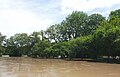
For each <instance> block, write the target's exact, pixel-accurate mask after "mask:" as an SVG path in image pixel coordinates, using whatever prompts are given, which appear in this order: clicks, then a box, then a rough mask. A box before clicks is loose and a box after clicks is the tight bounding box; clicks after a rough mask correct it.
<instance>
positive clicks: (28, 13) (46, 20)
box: [0, 0, 120, 37]
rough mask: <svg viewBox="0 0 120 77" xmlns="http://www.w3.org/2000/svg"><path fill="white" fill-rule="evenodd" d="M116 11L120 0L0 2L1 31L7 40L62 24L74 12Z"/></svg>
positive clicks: (16, 0)
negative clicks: (17, 34) (15, 35)
mask: <svg viewBox="0 0 120 77" xmlns="http://www.w3.org/2000/svg"><path fill="white" fill-rule="evenodd" d="M116 9H120V0H0V32H1V33H2V34H3V35H6V36H8V37H10V36H13V35H14V34H16V33H28V34H30V33H32V32H33V31H40V30H46V29H47V28H48V27H49V26H50V25H53V24H56V23H60V22H61V21H62V20H64V19H65V17H66V16H67V15H69V14H70V13H72V11H76V10H77V11H83V12H85V13H87V14H89V15H90V14H93V13H100V14H102V15H103V16H105V17H108V15H109V13H110V11H113V10H116Z"/></svg>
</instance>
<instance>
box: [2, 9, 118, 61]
mask: <svg viewBox="0 0 120 77" xmlns="http://www.w3.org/2000/svg"><path fill="white" fill-rule="evenodd" d="M0 55H10V56H16V57H18V56H22V55H28V56H30V57H41V58H55V57H57V56H58V55H61V58H65V57H68V58H81V59H83V58H92V59H97V58H99V57H103V56H108V58H110V57H111V56H112V57H113V59H114V58H115V57H116V56H119V57H120V9H118V10H115V11H111V12H110V14H109V17H108V18H106V17H104V16H102V15H101V14H96V13H95V14H91V15H88V14H87V13H84V12H82V11H73V12H72V13H71V14H69V15H68V16H67V17H66V18H65V20H63V21H62V22H61V23H59V24H54V25H51V26H50V27H49V28H47V29H46V30H45V31H43V30H41V31H39V32H33V33H31V34H30V35H28V34H27V33H17V34H15V35H14V36H11V37H10V38H6V36H4V35H2V34H0Z"/></svg>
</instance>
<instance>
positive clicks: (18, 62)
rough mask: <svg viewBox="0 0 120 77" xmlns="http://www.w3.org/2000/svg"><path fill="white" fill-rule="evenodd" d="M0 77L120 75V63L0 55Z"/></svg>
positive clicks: (119, 76) (99, 76)
mask: <svg viewBox="0 0 120 77" xmlns="http://www.w3.org/2000/svg"><path fill="white" fill-rule="evenodd" d="M0 77H120V64H108V63H94V62H86V61H64V60H60V59H35V58H17V57H16V58H15V57H9V58H2V57H0Z"/></svg>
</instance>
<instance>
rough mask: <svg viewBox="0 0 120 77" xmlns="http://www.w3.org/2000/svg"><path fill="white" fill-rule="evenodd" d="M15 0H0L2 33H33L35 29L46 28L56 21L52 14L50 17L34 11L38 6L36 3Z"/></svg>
mask: <svg viewBox="0 0 120 77" xmlns="http://www.w3.org/2000/svg"><path fill="white" fill-rule="evenodd" d="M14 1H15V0H0V32H1V33H2V34H5V35H7V36H11V35H13V34H15V33H23V32H25V33H32V32H33V31H40V30H45V29H46V28H47V27H48V26H49V25H50V24H52V23H53V22H54V21H53V19H52V16H51V18H50V17H49V16H47V15H45V14H43V13H39V11H38V13H39V14H38V13H37V12H34V10H35V9H36V8H37V6H36V4H35V3H34V4H33V5H31V4H29V3H28V4H27V3H26V2H24V1H23V0H22V1H23V2H22V1H20V0H18V1H15V2H14ZM24 4H25V5H24ZM31 6H32V7H33V8H32V7H31ZM42 9H44V8H42ZM37 10H39V9H37ZM40 11H41V9H40Z"/></svg>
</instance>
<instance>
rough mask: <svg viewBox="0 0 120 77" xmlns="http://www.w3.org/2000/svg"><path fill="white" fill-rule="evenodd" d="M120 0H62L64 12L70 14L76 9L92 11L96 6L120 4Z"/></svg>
mask: <svg viewBox="0 0 120 77" xmlns="http://www.w3.org/2000/svg"><path fill="white" fill-rule="evenodd" d="M119 3H120V0H61V9H62V14H68V13H70V12H72V11H74V10H79V11H90V10H93V9H95V8H108V7H112V6H113V5H115V4H119Z"/></svg>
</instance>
